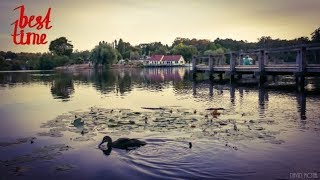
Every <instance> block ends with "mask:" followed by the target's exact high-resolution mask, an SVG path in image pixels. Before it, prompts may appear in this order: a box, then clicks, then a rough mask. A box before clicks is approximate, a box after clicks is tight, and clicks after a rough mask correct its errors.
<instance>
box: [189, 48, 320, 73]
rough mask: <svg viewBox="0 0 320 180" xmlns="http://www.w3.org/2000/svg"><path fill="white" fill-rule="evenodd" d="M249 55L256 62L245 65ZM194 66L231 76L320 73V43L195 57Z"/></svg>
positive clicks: (199, 69) (195, 68)
mask: <svg viewBox="0 0 320 180" xmlns="http://www.w3.org/2000/svg"><path fill="white" fill-rule="evenodd" d="M284 53H286V55H285V57H283V54H284ZM281 54H282V55H281ZM247 55H249V56H250V57H251V58H252V61H253V62H252V64H250V65H243V58H244V57H245V56H247ZM192 65H193V70H194V71H209V72H210V73H229V74H231V75H235V74H245V73H249V74H250V73H257V74H259V75H268V74H299V75H303V76H307V75H312V74H320V44H305V45H299V46H290V47H280V48H269V49H256V50H248V51H233V52H228V53H224V54H220V55H214V56H213V55H210V56H194V57H193V59H192Z"/></svg>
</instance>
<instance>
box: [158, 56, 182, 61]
mask: <svg viewBox="0 0 320 180" xmlns="http://www.w3.org/2000/svg"><path fill="white" fill-rule="evenodd" d="M180 58H181V55H170V56H164V57H163V59H162V61H179V60H180Z"/></svg>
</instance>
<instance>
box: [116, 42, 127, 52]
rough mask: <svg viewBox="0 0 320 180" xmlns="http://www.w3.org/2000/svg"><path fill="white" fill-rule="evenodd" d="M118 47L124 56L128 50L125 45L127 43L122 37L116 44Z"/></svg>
mask: <svg viewBox="0 0 320 180" xmlns="http://www.w3.org/2000/svg"><path fill="white" fill-rule="evenodd" d="M116 49H117V50H118V51H119V53H120V54H121V55H122V56H123V55H124V54H125V52H126V47H125V43H124V42H123V40H122V39H121V38H120V39H119V42H118V44H117V46H116Z"/></svg>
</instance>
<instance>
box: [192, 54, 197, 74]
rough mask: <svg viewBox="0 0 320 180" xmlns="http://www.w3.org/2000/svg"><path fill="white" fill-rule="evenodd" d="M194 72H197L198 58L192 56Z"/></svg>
mask: <svg viewBox="0 0 320 180" xmlns="http://www.w3.org/2000/svg"><path fill="white" fill-rule="evenodd" d="M192 70H193V71H197V57H196V56H192Z"/></svg>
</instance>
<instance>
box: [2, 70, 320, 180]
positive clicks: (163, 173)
mask: <svg viewBox="0 0 320 180" xmlns="http://www.w3.org/2000/svg"><path fill="white" fill-rule="evenodd" d="M246 78H249V77H244V78H243V79H242V80H241V81H239V82H238V83H230V82H229V81H228V80H227V79H224V80H222V81H219V80H213V81H210V80H208V77H207V75H199V76H197V78H196V79H193V78H192V73H191V72H190V71H189V70H188V69H187V68H146V69H115V70H105V71H93V70H86V71H80V72H54V71H46V72H41V71H22V72H1V73H0V99H1V101H0V122H1V126H0V167H1V168H0V174H1V175H0V179H32V178H37V179H38V178H39V179H40V178H41V179H42V178H46V179H57V178H62V179H67V178H69V179H75V178H76V179H106V178H114V179H316V178H319V177H320V158H319V157H320V145H319V142H320V112H319V107H320V78H318V77H316V78H307V79H306V86H305V89H304V90H302V91H298V90H297V88H296V86H295V84H294V79H293V78H292V77H290V76H285V77H277V78H270V79H269V80H268V82H267V84H266V85H265V86H258V85H257V84H256V83H255V82H252V79H246ZM215 109H217V110H215ZM77 119H78V120H77ZM106 135H108V136H110V137H111V138H112V139H113V140H116V139H118V138H121V137H128V138H137V139H139V140H143V141H145V142H146V143H147V144H146V145H145V146H142V147H140V148H137V149H133V150H121V149H116V148H113V149H108V150H107V149H103V148H100V149H99V148H98V145H99V143H100V142H101V141H102V139H103V137H104V136H106ZM189 143H191V144H192V147H191V148H190V147H189ZM101 149H102V150H101ZM49 175H50V176H49Z"/></svg>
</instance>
